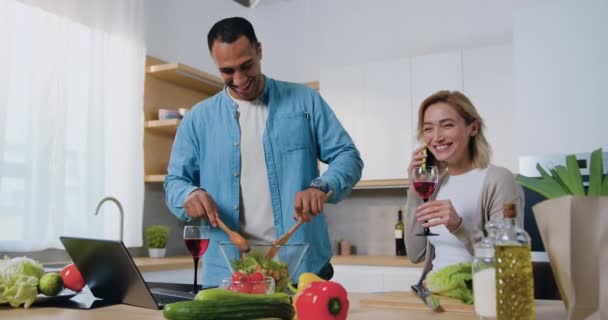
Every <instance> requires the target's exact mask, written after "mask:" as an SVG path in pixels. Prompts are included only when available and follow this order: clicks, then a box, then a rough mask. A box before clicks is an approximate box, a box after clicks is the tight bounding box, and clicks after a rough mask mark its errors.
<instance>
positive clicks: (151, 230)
mask: <svg viewBox="0 0 608 320" xmlns="http://www.w3.org/2000/svg"><path fill="white" fill-rule="evenodd" d="M168 239H169V227H167V226H163V225H152V226H149V227H147V228H146V240H147V242H148V254H149V255H150V258H162V257H164V256H165V252H166V250H167V240H168Z"/></svg>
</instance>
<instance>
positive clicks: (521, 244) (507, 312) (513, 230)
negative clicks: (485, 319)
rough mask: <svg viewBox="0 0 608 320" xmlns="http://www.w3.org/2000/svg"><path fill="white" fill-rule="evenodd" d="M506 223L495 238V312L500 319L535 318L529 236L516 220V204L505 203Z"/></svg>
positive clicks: (520, 319) (525, 319) (526, 319)
mask: <svg viewBox="0 0 608 320" xmlns="http://www.w3.org/2000/svg"><path fill="white" fill-rule="evenodd" d="M503 214H504V227H503V228H502V229H500V230H499V231H498V235H497V237H496V242H495V247H494V248H495V252H494V267H495V268H496V316H497V319H498V320H512V319H518V320H528V319H534V317H535V316H534V279H533V275H532V259H531V256H530V236H529V235H528V233H527V232H526V231H524V230H523V229H522V228H520V227H518V226H517V225H516V223H515V217H516V216H517V213H516V211H515V205H514V204H512V203H508V204H505V206H504V209H503Z"/></svg>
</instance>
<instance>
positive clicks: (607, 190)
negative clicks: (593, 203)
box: [600, 174, 608, 196]
mask: <svg viewBox="0 0 608 320" xmlns="http://www.w3.org/2000/svg"><path fill="white" fill-rule="evenodd" d="M600 195H602V196H608V174H607V175H606V176H605V177H604V183H602V190H601V191H600Z"/></svg>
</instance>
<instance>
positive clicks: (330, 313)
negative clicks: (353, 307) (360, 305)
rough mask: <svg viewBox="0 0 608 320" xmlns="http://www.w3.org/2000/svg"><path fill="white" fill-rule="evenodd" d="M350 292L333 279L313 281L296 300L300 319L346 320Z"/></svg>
mask: <svg viewBox="0 0 608 320" xmlns="http://www.w3.org/2000/svg"><path fill="white" fill-rule="evenodd" d="M348 306H349V303H348V294H347V293H346V289H344V287H343V286H342V285H340V284H339V283H337V282H333V281H324V282H312V283H311V284H310V285H308V287H307V288H306V289H304V291H302V293H300V295H299V296H298V298H297V300H296V311H297V313H298V320H345V319H346V316H347V315H348Z"/></svg>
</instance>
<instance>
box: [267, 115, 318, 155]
mask: <svg viewBox="0 0 608 320" xmlns="http://www.w3.org/2000/svg"><path fill="white" fill-rule="evenodd" d="M309 119H310V114H309V113H308V112H284V113H280V114H277V115H276V117H275V121H274V127H275V129H276V130H277V134H278V136H277V140H278V142H279V145H280V146H281V148H282V149H284V150H286V151H295V150H303V149H311V148H312V146H313V139H312V130H311V127H310V123H309Z"/></svg>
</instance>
